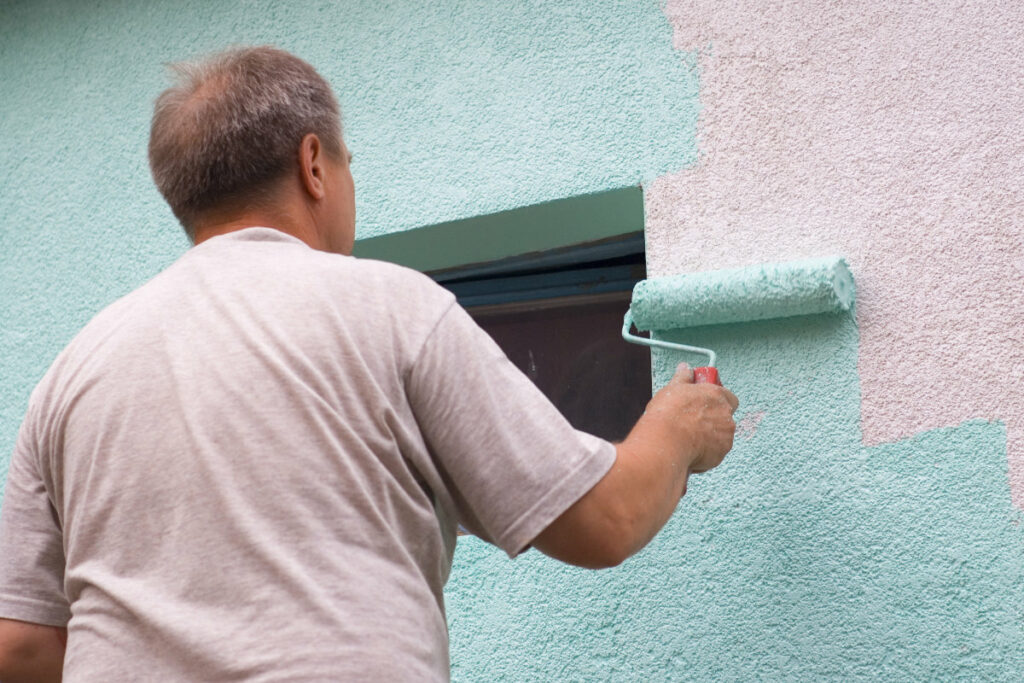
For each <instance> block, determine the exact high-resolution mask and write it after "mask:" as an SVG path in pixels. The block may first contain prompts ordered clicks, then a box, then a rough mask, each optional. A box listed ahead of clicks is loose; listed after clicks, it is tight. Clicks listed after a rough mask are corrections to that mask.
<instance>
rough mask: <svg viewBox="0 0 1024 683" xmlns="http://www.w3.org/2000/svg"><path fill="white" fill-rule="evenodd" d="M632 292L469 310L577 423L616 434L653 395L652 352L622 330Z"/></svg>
mask: <svg viewBox="0 0 1024 683" xmlns="http://www.w3.org/2000/svg"><path fill="white" fill-rule="evenodd" d="M628 307H629V293H624V294H613V295H597V296H594V297H586V296H580V297H567V298H564V299H559V300H556V301H548V302H544V301H540V302H530V304H525V305H524V304H508V305H505V306H501V305H498V306H490V307H481V308H477V309H472V308H471V309H469V312H470V314H472V315H473V317H474V319H475V320H476V321H477V323H478V324H479V325H480V326H481V327H482V328H483V329H485V330H486V331H487V332H488V333H489V334H490V335H491V336H492V337H493V338H494V340H495V341H496V342H497V343H498V345H499V346H500V347H501V348H502V350H504V351H505V353H506V355H508V357H509V359H510V360H511V361H512V362H513V363H515V364H516V366H517V367H518V368H519V369H520V370H522V371H523V372H524V373H525V374H526V375H527V376H528V377H529V378H530V379H532V380H533V382H534V384H536V385H537V386H538V387H539V388H540V390H541V391H542V392H544V394H545V395H546V396H547V397H548V398H549V399H550V400H551V401H552V403H554V404H555V406H556V407H557V408H558V409H559V410H560V411H561V412H562V414H563V415H564V416H565V417H566V418H567V419H568V420H569V422H570V423H572V425H573V426H574V427H576V428H577V429H581V430H583V431H585V432H589V433H591V434H594V435H596V436H600V437H602V438H605V439H608V440H610V441H621V440H622V439H624V438H625V437H626V435H627V434H628V433H629V430H630V429H631V428H632V427H633V425H634V424H635V423H636V421H637V419H638V418H639V417H640V415H641V414H642V413H643V411H644V407H645V406H646V405H647V401H648V400H649V399H650V397H651V356H650V352H649V351H648V350H647V349H646V348H645V347H642V346H637V345H635V344H628V343H626V342H625V341H623V339H622V337H621V336H620V333H621V329H622V316H623V315H624V314H625V313H626V309H627V308H628Z"/></svg>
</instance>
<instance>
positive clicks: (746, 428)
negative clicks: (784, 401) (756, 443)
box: [736, 410, 768, 439]
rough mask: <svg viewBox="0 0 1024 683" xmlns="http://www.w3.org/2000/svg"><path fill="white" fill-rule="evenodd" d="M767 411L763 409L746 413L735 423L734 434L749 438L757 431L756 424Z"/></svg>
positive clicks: (758, 423) (759, 422)
mask: <svg viewBox="0 0 1024 683" xmlns="http://www.w3.org/2000/svg"><path fill="white" fill-rule="evenodd" d="M767 414H768V413H767V412H766V411H764V410H754V411H752V412H748V413H746V414H745V415H744V416H743V417H741V418H740V419H739V421H738V422H737V423H736V436H738V437H740V438H741V439H749V438H751V437H752V436H754V434H756V433H757V426H758V425H760V424H761V420H763V419H764V417H765V415H767Z"/></svg>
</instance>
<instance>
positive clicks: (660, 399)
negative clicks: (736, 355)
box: [647, 363, 739, 473]
mask: <svg viewBox="0 0 1024 683" xmlns="http://www.w3.org/2000/svg"><path fill="white" fill-rule="evenodd" d="M737 407H739V399H738V398H736V395H735V394H733V393H732V392H731V391H729V390H728V389H726V388H724V387H721V386H719V385H717V384H694V383H693V370H692V369H691V368H690V366H689V365H687V364H686V363H680V364H679V366H678V367H677V368H676V374H675V375H674V376H673V377H672V380H671V381H670V382H669V383H668V384H667V385H665V387H663V388H662V389H661V391H659V392H658V393H657V394H655V395H654V398H652V399H651V402H650V403H648V404H647V414H650V415H651V416H652V417H656V418H657V419H662V420H667V421H668V422H669V423H673V422H676V423H677V424H678V427H679V429H680V432H681V433H680V436H679V439H680V442H682V443H687V444H688V445H689V446H690V449H691V453H690V456H691V460H690V463H689V465H688V467H687V470H688V471H689V472H691V473H699V472H707V471H708V470H710V469H714V468H715V467H718V466H719V465H720V464H722V460H724V459H725V454H726V453H728V452H729V451H730V450H731V449H732V442H733V436H734V434H735V432H736V424H735V423H734V422H733V419H732V415H733V413H735V412H736V408H737Z"/></svg>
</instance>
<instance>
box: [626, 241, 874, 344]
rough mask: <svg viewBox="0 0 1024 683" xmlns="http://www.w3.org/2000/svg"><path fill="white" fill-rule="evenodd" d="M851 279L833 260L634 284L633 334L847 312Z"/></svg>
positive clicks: (839, 261)
mask: <svg viewBox="0 0 1024 683" xmlns="http://www.w3.org/2000/svg"><path fill="white" fill-rule="evenodd" d="M853 297H854V286H853V276H852V275H851V274H850V269H849V268H848V267H847V265H846V262H845V261H844V260H843V259H842V258H839V257H826V258H815V259H807V260H802V261H788V262H786V263H775V264H765V265H759V266H751V267H748V268H735V269H731V270H716V271H710V272H705V273H689V274H685V275H674V276H671V277H664V278H652V279H649V280H643V281H641V282H638V283H637V284H636V286H635V287H634V288H633V301H632V304H631V305H630V311H631V313H632V317H633V323H634V324H635V325H636V327H637V329H639V330H674V329H682V328H685V327H698V326H701V325H717V324H721V323H736V322H746V321H752V320H766V319H768V318H788V317H791V316H796V315H810V314H814V313H828V312H838V311H846V310H849V309H850V307H851V306H852V305H853Z"/></svg>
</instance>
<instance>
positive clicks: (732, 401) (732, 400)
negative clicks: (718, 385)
mask: <svg viewBox="0 0 1024 683" xmlns="http://www.w3.org/2000/svg"><path fill="white" fill-rule="evenodd" d="M722 393H723V395H724V396H725V400H726V401H728V402H729V405H731V406H732V412H734V413H735V412H736V409H737V408H739V407H740V400H739V399H738V398H736V394H734V393H732V392H731V391H729V390H728V389H722Z"/></svg>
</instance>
